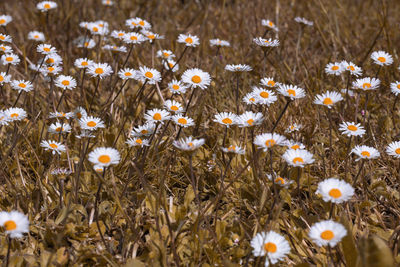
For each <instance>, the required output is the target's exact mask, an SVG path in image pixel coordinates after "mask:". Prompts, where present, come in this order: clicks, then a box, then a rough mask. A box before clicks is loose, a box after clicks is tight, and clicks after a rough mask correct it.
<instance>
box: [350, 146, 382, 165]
mask: <svg viewBox="0 0 400 267" xmlns="http://www.w3.org/2000/svg"><path fill="white" fill-rule="evenodd" d="M350 153H353V154H356V155H357V156H358V159H356V161H359V160H360V159H376V158H379V156H380V153H379V151H378V150H376V149H375V148H373V147H370V146H365V145H361V146H355V147H354V148H353V149H352V150H351V152H350Z"/></svg>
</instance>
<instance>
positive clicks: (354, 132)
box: [339, 122, 365, 137]
mask: <svg viewBox="0 0 400 267" xmlns="http://www.w3.org/2000/svg"><path fill="white" fill-rule="evenodd" d="M339 131H341V132H342V134H344V135H347V136H348V137H350V136H363V135H364V134H365V129H364V127H363V126H361V124H360V123H355V122H342V123H341V124H339Z"/></svg>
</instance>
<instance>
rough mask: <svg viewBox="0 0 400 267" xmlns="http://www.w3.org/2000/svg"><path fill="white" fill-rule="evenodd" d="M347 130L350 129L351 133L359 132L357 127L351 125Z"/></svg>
mask: <svg viewBox="0 0 400 267" xmlns="http://www.w3.org/2000/svg"><path fill="white" fill-rule="evenodd" d="M347 129H349V130H350V131H353V132H354V131H357V129H358V128H357V126H355V125H349V126H347Z"/></svg>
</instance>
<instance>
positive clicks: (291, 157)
mask: <svg viewBox="0 0 400 267" xmlns="http://www.w3.org/2000/svg"><path fill="white" fill-rule="evenodd" d="M282 158H283V159H284V160H285V161H286V162H287V164H289V165H290V166H292V167H301V168H303V167H304V166H305V165H307V164H311V163H313V162H314V159H313V154H311V153H310V152H308V151H307V150H305V149H296V150H293V149H288V150H286V152H285V153H284V154H283V155H282Z"/></svg>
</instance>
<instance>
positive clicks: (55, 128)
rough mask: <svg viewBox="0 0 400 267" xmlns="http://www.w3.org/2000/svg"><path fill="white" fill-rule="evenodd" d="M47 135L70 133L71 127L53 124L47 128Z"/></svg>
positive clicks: (64, 124)
mask: <svg viewBox="0 0 400 267" xmlns="http://www.w3.org/2000/svg"><path fill="white" fill-rule="evenodd" d="M48 131H49V133H53V134H60V133H69V132H71V126H69V124H68V123H59V122H56V123H53V124H51V125H50V126H49V129H48Z"/></svg>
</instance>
